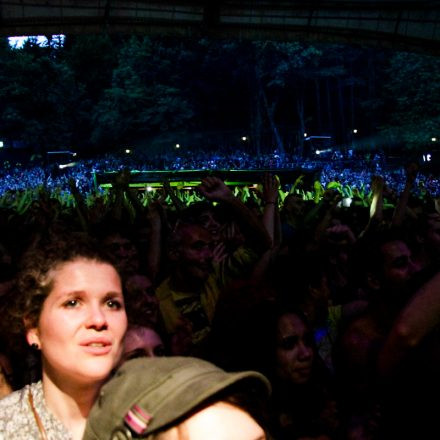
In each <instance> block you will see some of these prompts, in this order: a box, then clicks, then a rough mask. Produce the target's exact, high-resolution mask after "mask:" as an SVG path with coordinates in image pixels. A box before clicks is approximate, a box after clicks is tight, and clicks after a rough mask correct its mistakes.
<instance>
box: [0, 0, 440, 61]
mask: <svg viewBox="0 0 440 440" xmlns="http://www.w3.org/2000/svg"><path fill="white" fill-rule="evenodd" d="M105 31H106V32H110V33H113V32H118V33H143V34H149V35H170V36H182V37H202V36H210V37H219V38H238V39H275V40H285V41H289V40H299V41H315V42H316V41H322V42H331V43H353V44H367V45H373V46H380V47H391V48H394V49H399V50H400V49H402V50H413V51H421V52H427V53H432V54H436V55H437V54H440V1H424V0H416V1H414V0H382V1H375V0H351V1H348V0H347V1H344V0H307V1H304V0H303V1H277V0H273V1H268V0H249V1H233V0H231V1H227V0H225V1H222V0H201V1H196V0H194V1H179V0H175V1H172V0H158V1H146V0H138V1H131V0H124V1H122V0H96V1H93V0H2V1H1V3H0V35H3V36H13V35H14V36H17V35H38V34H40V35H49V34H61V33H64V34H69V33H70V34H72V33H73V34H78V33H89V34H93V33H99V32H105Z"/></svg>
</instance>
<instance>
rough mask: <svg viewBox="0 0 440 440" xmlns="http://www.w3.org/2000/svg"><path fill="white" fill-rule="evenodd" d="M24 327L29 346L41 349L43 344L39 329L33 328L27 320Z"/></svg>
mask: <svg viewBox="0 0 440 440" xmlns="http://www.w3.org/2000/svg"><path fill="white" fill-rule="evenodd" d="M24 326H25V328H26V341H27V342H28V344H29V345H30V346H31V347H35V346H37V347H38V348H40V345H41V343H40V335H39V332H38V328H37V327H32V324H31V323H30V322H29V320H27V319H26V318H25V319H24Z"/></svg>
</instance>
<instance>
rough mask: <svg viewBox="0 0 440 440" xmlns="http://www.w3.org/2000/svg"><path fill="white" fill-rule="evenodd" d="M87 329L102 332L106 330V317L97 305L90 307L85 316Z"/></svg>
mask: <svg viewBox="0 0 440 440" xmlns="http://www.w3.org/2000/svg"><path fill="white" fill-rule="evenodd" d="M86 324H87V328H94V329H95V330H104V329H106V328H107V317H106V314H105V312H104V310H103V309H102V308H101V307H100V306H99V305H90V307H89V311H88V316H87V323H86Z"/></svg>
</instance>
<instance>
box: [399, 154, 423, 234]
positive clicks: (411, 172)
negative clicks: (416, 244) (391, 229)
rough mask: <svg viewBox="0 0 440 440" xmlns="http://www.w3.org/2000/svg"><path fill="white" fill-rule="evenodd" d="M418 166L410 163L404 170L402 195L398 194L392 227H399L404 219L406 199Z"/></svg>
mask: <svg viewBox="0 0 440 440" xmlns="http://www.w3.org/2000/svg"><path fill="white" fill-rule="evenodd" d="M418 171H419V166H418V165H417V164H416V163H414V162H413V163H410V164H409V165H408V166H407V167H406V168H405V172H406V182H405V187H404V188H403V191H402V193H401V194H400V197H399V201H398V202H397V205H396V209H395V210H394V214H393V226H401V225H402V223H403V220H404V219H405V214H406V211H407V207H408V199H409V196H410V193H411V188H412V186H413V184H414V181H415V180H416V177H417V173H418Z"/></svg>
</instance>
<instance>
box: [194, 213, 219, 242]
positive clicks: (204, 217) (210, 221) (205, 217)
mask: <svg viewBox="0 0 440 440" xmlns="http://www.w3.org/2000/svg"><path fill="white" fill-rule="evenodd" d="M198 223H199V225H200V226H203V227H204V228H205V229H207V230H208V231H209V232H210V233H211V236H212V239H213V240H214V241H218V240H220V229H221V226H222V225H221V223H220V222H219V220H218V219H217V218H216V216H215V214H214V212H212V211H209V210H206V211H203V212H202V213H201V214H200V216H199V218H198Z"/></svg>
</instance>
